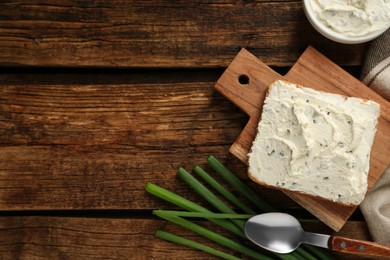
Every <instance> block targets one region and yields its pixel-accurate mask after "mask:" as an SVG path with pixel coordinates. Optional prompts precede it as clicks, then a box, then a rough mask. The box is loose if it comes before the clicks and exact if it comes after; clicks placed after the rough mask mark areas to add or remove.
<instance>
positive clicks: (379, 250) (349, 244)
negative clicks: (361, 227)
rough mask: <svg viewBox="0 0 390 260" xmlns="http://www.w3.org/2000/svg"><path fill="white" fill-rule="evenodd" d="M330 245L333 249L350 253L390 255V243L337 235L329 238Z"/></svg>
mask: <svg viewBox="0 0 390 260" xmlns="http://www.w3.org/2000/svg"><path fill="white" fill-rule="evenodd" d="M329 247H330V249H332V250H335V251H339V252H343V253H349V254H361V255H373V256H389V257H390V244H380V243H375V242H369V241H362V240H356V239H350V238H345V237H337V236H335V237H331V238H330V239H329Z"/></svg>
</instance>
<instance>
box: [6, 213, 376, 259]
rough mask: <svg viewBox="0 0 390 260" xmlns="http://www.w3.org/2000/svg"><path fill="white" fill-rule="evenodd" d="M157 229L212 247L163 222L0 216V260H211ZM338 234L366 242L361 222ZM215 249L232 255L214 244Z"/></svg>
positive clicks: (318, 228)
mask: <svg viewBox="0 0 390 260" xmlns="http://www.w3.org/2000/svg"><path fill="white" fill-rule="evenodd" d="M198 224H200V225H202V226H205V227H208V228H210V229H212V230H214V231H217V232H219V233H220V234H222V235H224V236H227V237H230V238H233V239H236V238H235V237H234V236H231V235H229V233H227V232H226V231H224V230H221V229H220V228H218V227H215V226H213V225H210V223H209V222H206V223H204V222H203V223H202V222H199V223H198ZM134 227H137V228H136V229H135V228H134ZM304 227H305V229H307V230H312V231H313V232H321V231H322V232H329V231H327V230H326V227H325V226H324V225H321V224H319V223H306V224H304ZM157 230H164V231H168V232H171V233H174V234H178V235H181V236H184V237H186V238H188V239H191V240H195V241H197V242H200V243H210V242H207V239H205V238H202V237H200V236H198V235H196V234H194V233H192V232H191V231H187V230H185V229H183V228H180V227H178V226H177V225H173V224H171V223H168V222H166V221H163V220H153V219H147V220H145V219H134V218H133V219H131V218H120V219H113V218H64V217H44V216H31V217H0V254H1V256H2V259H47V258H50V259H80V258H83V259H96V258H98V259H154V258H158V259H183V258H186V257H189V256H191V257H192V259H214V258H213V257H211V256H210V255H209V254H206V253H204V252H199V251H196V250H194V249H189V248H186V247H184V246H181V245H176V244H173V243H170V242H166V241H163V240H161V239H158V238H156V237H154V233H155V232H156V231H157ZM339 234H341V235H348V236H353V237H354V238H359V239H369V235H368V233H367V229H366V227H365V226H364V223H362V222H355V221H351V222H348V223H347V224H346V226H345V231H343V230H342V231H341V232H339ZM145 241H148V242H147V243H145ZM213 246H214V247H215V248H218V249H220V250H223V251H225V252H229V253H234V252H232V251H231V250H229V249H226V248H224V247H221V246H219V245H217V244H213ZM260 250H261V249H260ZM262 252H264V251H262ZM237 256H238V257H240V255H237ZM334 256H337V257H338V258H339V259H350V258H348V257H347V255H343V254H337V253H336V254H334ZM354 257H356V258H354V259H367V258H363V257H359V256H354Z"/></svg>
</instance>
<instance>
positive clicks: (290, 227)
mask: <svg viewBox="0 0 390 260" xmlns="http://www.w3.org/2000/svg"><path fill="white" fill-rule="evenodd" d="M245 234H246V236H247V237H248V238H249V240H251V241H252V242H254V243H255V244H257V245H259V246H261V247H263V248H265V249H268V250H270V251H273V252H276V253H282V254H283V253H290V252H292V251H294V250H295V249H297V247H298V246H299V245H300V244H301V243H306V244H311V245H315V246H320V247H324V248H329V249H332V250H335V251H339V252H344V253H350V254H363V255H375V256H390V245H385V244H379V243H375V242H369V241H361V240H355V239H350V238H343V237H337V236H334V237H331V236H329V235H323V234H316V233H309V232H305V231H304V230H303V229H302V226H301V224H300V223H299V221H298V220H297V219H296V218H294V217H293V216H291V215H288V214H285V213H265V214H261V215H257V216H254V217H252V218H250V219H249V220H248V221H247V223H246V224H245Z"/></svg>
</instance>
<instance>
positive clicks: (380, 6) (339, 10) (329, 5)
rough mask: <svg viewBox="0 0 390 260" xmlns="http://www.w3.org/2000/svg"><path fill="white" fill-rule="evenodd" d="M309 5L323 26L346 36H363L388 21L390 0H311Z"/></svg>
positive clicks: (381, 26) (386, 25) (382, 28)
mask: <svg viewBox="0 0 390 260" xmlns="http://www.w3.org/2000/svg"><path fill="white" fill-rule="evenodd" d="M311 7H312V9H313V11H314V13H315V15H316V16H317V17H318V19H319V20H320V21H321V22H322V23H323V24H324V25H325V26H327V27H328V28H330V29H331V30H333V31H335V32H338V33H341V34H344V35H346V36H352V37H359V36H365V35H368V34H371V33H373V32H376V31H380V30H384V29H385V28H387V27H388V26H389V23H390V0H312V1H311Z"/></svg>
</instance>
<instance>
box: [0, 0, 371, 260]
mask: <svg viewBox="0 0 390 260" xmlns="http://www.w3.org/2000/svg"><path fill="white" fill-rule="evenodd" d="M301 5H302V3H301V1H297V0H285V1H284V0H283V1H282V0H271V1H268V0H260V1H231V0H227V1H183V0H180V1H171V0H162V1H149V0H148V1H146V0H143V1H125V0H113V1H106V0H85V1H80V0H77V1H73V0H61V1H59V0H30V1H28V0H18V1H12V0H4V1H0V259H12V260H13V259H48V258H49V259H77V260H78V259H96V258H98V259H154V258H158V259H186V258H189V259H212V258H211V257H210V255H208V254H206V253H202V252H199V251H194V250H192V249H188V248H186V247H183V246H179V245H175V244H172V243H168V242H165V241H162V240H160V239H157V238H155V237H154V233H155V231H156V230H157V229H162V230H167V231H171V232H174V233H177V234H180V235H184V236H186V237H188V238H191V239H194V240H196V241H200V242H205V243H206V244H208V245H212V246H215V245H213V244H212V243H210V242H208V241H206V240H205V239H203V238H201V237H199V236H197V235H194V234H193V233H191V232H189V231H185V230H183V229H181V228H179V227H177V226H176V225H173V224H169V223H167V222H165V221H162V220H159V219H157V218H155V217H153V216H152V214H151V210H152V209H175V207H174V206H172V205H170V204H168V203H165V202H163V201H161V200H159V199H157V198H155V197H153V196H151V195H150V194H146V192H145V191H144V188H145V184H146V183H147V182H153V183H155V184H158V185H160V186H162V187H165V188H168V189H169V190H172V191H174V192H176V193H178V194H179V195H182V196H184V197H186V198H188V199H190V200H192V201H195V202H197V203H199V204H201V205H203V206H205V207H210V205H208V204H207V203H205V202H204V200H203V199H201V198H200V197H199V196H197V195H196V194H194V192H192V191H191V189H190V188H188V187H187V186H186V185H184V184H183V182H181V181H180V180H179V179H178V178H176V170H177V169H178V168H179V167H180V166H183V167H184V168H186V169H187V170H190V169H191V168H192V167H193V166H195V165H200V166H202V167H204V168H205V169H206V170H207V171H208V172H209V173H210V174H212V175H213V176H214V177H216V178H217V179H218V180H220V179H219V178H218V177H217V176H215V174H214V172H213V171H212V170H211V169H210V168H209V167H208V166H207V164H206V158H207V156H208V155H210V154H212V155H214V156H216V157H217V158H218V159H220V160H221V162H223V163H224V164H226V165H227V166H228V167H229V168H230V169H231V170H233V171H234V172H235V173H236V174H237V175H238V176H239V178H240V179H242V180H243V181H244V182H246V183H248V184H249V185H250V186H251V187H252V188H255V190H256V192H257V193H258V194H259V195H260V196H261V197H262V198H264V199H265V200H266V201H268V202H269V203H271V204H272V205H273V206H274V207H276V208H277V209H278V210H280V211H283V212H289V213H292V214H295V215H297V216H298V217H303V218H307V219H309V221H312V220H314V219H315V217H314V216H313V215H311V214H310V213H309V212H307V211H306V210H304V209H303V208H302V207H301V206H300V205H299V204H298V203H296V202H295V201H294V200H292V199H290V198H289V197H288V196H287V195H285V194H284V193H282V192H280V191H276V190H273V191H270V190H269V189H266V188H263V187H258V186H257V185H255V184H254V183H253V182H251V181H249V180H248V177H247V176H246V165H245V164H244V163H242V162H241V161H240V160H238V159H237V158H235V157H234V156H233V155H231V154H229V152H228V149H229V147H230V146H231V144H232V143H233V142H234V140H235V138H236V137H237V135H238V134H239V133H240V131H241V130H242V128H243V127H245V125H246V123H247V122H248V120H249V117H248V116H247V115H246V114H245V113H244V112H243V111H240V109H239V108H237V107H236V106H235V105H233V104H231V103H230V102H229V101H227V100H226V99H225V98H224V97H223V96H222V95H221V94H219V93H218V92H217V91H216V90H215V89H214V87H213V86H214V84H215V82H216V81H217V80H218V78H219V77H220V75H221V74H222V73H223V71H224V70H225V68H226V67H227V66H228V65H229V63H230V62H231V60H232V59H233V58H234V57H235V55H236V54H237V52H238V51H239V50H240V49H241V48H242V47H245V48H247V49H248V50H250V51H251V52H252V53H254V54H255V55H256V56H257V57H259V58H261V59H262V60H263V61H265V62H266V63H267V64H268V65H270V66H272V69H273V70H275V71H277V72H278V73H279V74H281V75H284V74H286V73H287V72H288V71H289V69H290V67H291V66H292V65H293V64H294V63H295V62H296V60H297V58H298V57H299V56H300V55H301V53H302V52H303V51H304V50H305V49H306V47H307V46H308V45H313V46H314V47H315V48H316V49H318V50H319V51H321V52H322V53H324V54H325V55H326V56H328V57H329V58H331V59H332V60H333V61H335V62H336V63H337V64H339V65H342V66H343V68H345V69H347V70H348V71H352V72H353V73H354V74H355V75H359V73H360V69H361V65H362V62H363V59H364V55H365V49H366V47H367V44H359V45H342V44H338V43H334V42H331V41H329V40H327V39H325V38H324V37H322V36H321V35H320V34H318V33H317V32H316V31H315V30H314V29H313V28H312V27H311V25H310V24H309V22H308V21H307V19H306V17H305V15H304V13H303V10H302V6H301ZM220 181H221V180H220ZM222 183H223V182H222ZM352 220H353V221H349V222H347V223H346V224H345V226H344V227H343V228H342V229H341V231H340V232H338V234H340V235H342V236H346V237H351V238H360V239H370V237H369V234H368V231H367V227H366V225H365V223H364V221H363V218H362V216H361V214H360V213H359V212H356V213H355V214H354V215H353V216H352ZM202 224H205V225H206V226H210V224H209V223H202ZM210 227H211V226H210ZM304 227H305V229H308V230H311V231H315V232H321V233H327V234H330V233H333V232H332V231H331V230H330V229H329V228H328V227H326V226H325V225H323V224H318V222H312V223H311V222H309V223H304ZM211 228H213V230H216V231H218V232H221V234H226V232H225V231H223V230H220V229H218V228H216V227H214V226H212V227H211ZM226 235H228V236H229V234H226ZM234 239H237V238H234ZM218 248H220V247H218ZM224 251H226V250H225V249H224ZM231 253H234V252H231ZM237 256H239V255H237ZM334 256H335V257H336V258H337V259H348V258H347V257H346V256H345V255H343V254H334ZM357 259H365V258H357Z"/></svg>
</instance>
